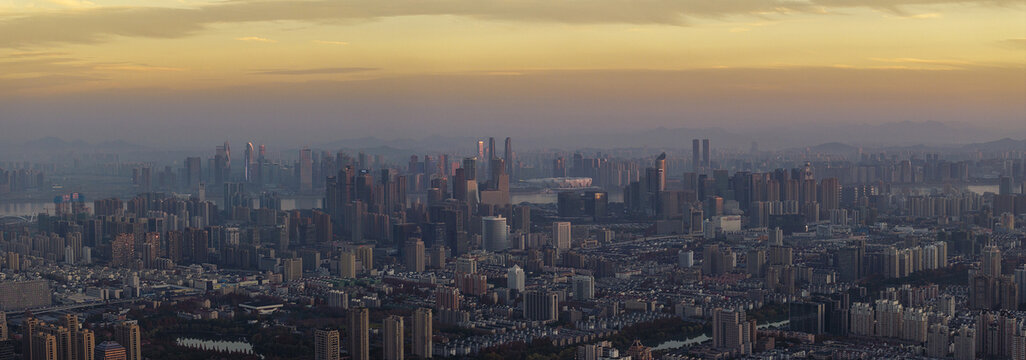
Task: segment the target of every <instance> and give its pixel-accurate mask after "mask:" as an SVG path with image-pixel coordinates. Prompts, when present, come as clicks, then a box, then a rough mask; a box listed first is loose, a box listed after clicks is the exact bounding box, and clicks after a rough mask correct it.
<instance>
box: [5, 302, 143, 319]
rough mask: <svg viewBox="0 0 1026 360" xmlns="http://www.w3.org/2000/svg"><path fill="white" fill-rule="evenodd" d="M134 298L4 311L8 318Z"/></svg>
mask: <svg viewBox="0 0 1026 360" xmlns="http://www.w3.org/2000/svg"><path fill="white" fill-rule="evenodd" d="M136 300H139V299H119V300H109V301H94V302H87V303H81V304H68V305H59V306H50V307H44V308H36V309H25V310H18V311H5V313H6V314H7V317H8V318H13V317H20V316H22V315H25V313H26V312H31V313H32V314H33V315H38V314H46V313H52V312H61V311H68V310H75V309H84V308H91V307H98V306H107V305H117V304H124V303H130V302H134V301H136Z"/></svg>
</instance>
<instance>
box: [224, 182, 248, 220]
mask: <svg viewBox="0 0 1026 360" xmlns="http://www.w3.org/2000/svg"><path fill="white" fill-rule="evenodd" d="M223 205H224V210H225V212H226V213H227V214H232V212H233V211H234V209H235V207H237V206H243V207H245V206H247V205H248V204H247V203H246V186H245V185H244V184H243V183H238V182H225V183H224V204H223Z"/></svg>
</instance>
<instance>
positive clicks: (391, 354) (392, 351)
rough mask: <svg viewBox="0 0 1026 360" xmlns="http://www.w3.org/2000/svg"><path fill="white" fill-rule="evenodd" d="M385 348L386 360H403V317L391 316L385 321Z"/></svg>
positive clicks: (383, 344)
mask: <svg viewBox="0 0 1026 360" xmlns="http://www.w3.org/2000/svg"><path fill="white" fill-rule="evenodd" d="M383 325H384V328H385V331H384V339H383V341H382V347H383V348H384V349H383V350H384V359H385V360H403V359H404V357H403V343H404V342H403V317H402V316H398V315H390V316H388V317H386V318H385V320H384V323H383Z"/></svg>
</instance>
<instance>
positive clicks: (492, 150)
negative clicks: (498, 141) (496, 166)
mask: <svg viewBox="0 0 1026 360" xmlns="http://www.w3.org/2000/svg"><path fill="white" fill-rule="evenodd" d="M485 157H486V158H487V159H488V165H491V160H493V159H495V158H497V157H499V156H498V154H496V153H495V138H493V137H489V138H488V153H487V154H485Z"/></svg>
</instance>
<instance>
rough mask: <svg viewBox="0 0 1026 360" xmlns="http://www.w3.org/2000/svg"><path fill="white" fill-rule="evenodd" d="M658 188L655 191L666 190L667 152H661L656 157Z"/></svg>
mask: <svg viewBox="0 0 1026 360" xmlns="http://www.w3.org/2000/svg"><path fill="white" fill-rule="evenodd" d="M655 169H656V176H657V177H656V188H655V189H653V190H655V191H664V190H666V153H662V154H659V157H657V158H656V159H655Z"/></svg>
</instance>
